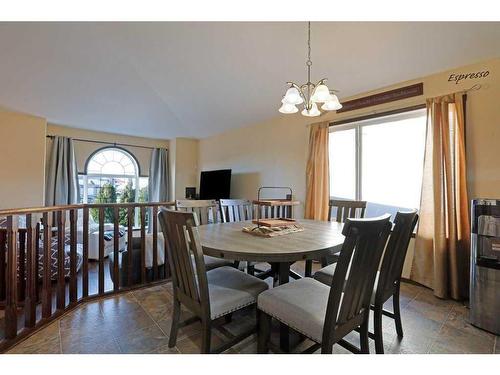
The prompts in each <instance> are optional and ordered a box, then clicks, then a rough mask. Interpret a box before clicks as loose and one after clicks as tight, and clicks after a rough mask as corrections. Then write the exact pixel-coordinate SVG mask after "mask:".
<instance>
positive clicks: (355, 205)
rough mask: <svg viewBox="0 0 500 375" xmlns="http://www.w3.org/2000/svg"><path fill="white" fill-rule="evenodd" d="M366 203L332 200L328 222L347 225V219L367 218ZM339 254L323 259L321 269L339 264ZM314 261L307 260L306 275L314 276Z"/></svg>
mask: <svg viewBox="0 0 500 375" xmlns="http://www.w3.org/2000/svg"><path fill="white" fill-rule="evenodd" d="M365 210H366V201H355V200H347V199H345V200H344V199H330V200H329V202H328V221H336V222H338V223H345V221H346V219H353V218H363V217H365ZM338 259H339V256H338V254H329V255H326V256H324V257H323V258H321V267H326V266H328V265H329V264H332V263H335V262H337V261H338ZM312 263H313V261H312V260H306V266H305V275H306V277H310V276H311V275H312Z"/></svg>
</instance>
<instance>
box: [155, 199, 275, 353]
mask: <svg viewBox="0 0 500 375" xmlns="http://www.w3.org/2000/svg"><path fill="white" fill-rule="evenodd" d="M158 218H159V221H160V225H161V228H162V231H163V235H164V237H165V238H166V239H167V255H168V262H169V265H170V269H171V271H172V286H173V293H174V306H173V310H172V326H171V329H170V338H169V342H168V346H169V347H170V348H172V347H174V346H175V345H176V341H177V332H178V329H179V328H180V327H183V326H186V325H188V324H191V323H193V322H195V321H197V320H200V321H201V325H202V342H201V352H202V353H212V352H214V353H220V352H223V351H225V350H227V349H228V348H230V347H231V346H233V345H234V344H236V343H237V342H239V341H241V340H243V339H245V338H246V337H248V336H250V335H251V334H252V333H254V332H255V330H256V328H255V327H252V328H251V329H250V330H247V331H246V332H243V333H241V334H239V335H237V336H232V337H231V339H230V340H229V341H228V342H226V343H224V344H222V345H221V346H219V347H218V348H216V349H214V350H212V349H211V345H210V341H211V333H212V328H220V325H218V324H217V323H218V322H219V321H220V319H219V318H222V317H226V316H230V315H231V314H232V313H233V312H235V311H238V310H241V309H243V308H246V307H251V306H255V304H256V302H257V296H258V295H259V294H260V293H261V292H263V291H264V290H266V289H267V288H268V285H267V284H266V282H265V281H262V280H260V279H258V278H256V277H254V276H251V275H248V274H246V273H244V272H241V271H239V270H237V269H235V268H233V267H219V268H215V269H212V270H210V271H207V269H206V267H205V262H204V256H203V250H202V247H201V243H200V238H199V233H198V228H197V225H196V219H195V215H194V213H192V212H179V211H171V210H167V209H165V208H162V209H161V210H160V212H159V213H158ZM191 256H194V264H193V262H192V261H191ZM181 305H182V306H184V307H185V308H187V309H188V310H189V311H190V312H191V313H192V314H194V317H192V318H189V319H187V320H185V321H183V322H180V315H181ZM223 332H224V333H225V335H228V334H229V333H228V331H227V330H224V331H223Z"/></svg>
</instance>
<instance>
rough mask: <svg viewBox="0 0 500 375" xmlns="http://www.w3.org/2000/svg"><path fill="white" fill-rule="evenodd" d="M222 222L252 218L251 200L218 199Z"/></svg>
mask: <svg viewBox="0 0 500 375" xmlns="http://www.w3.org/2000/svg"><path fill="white" fill-rule="evenodd" d="M219 205H220V210H221V217H222V222H223V223H233V222H237V221H245V220H252V218H253V214H252V202H250V201H249V200H248V199H221V200H220V201H219Z"/></svg>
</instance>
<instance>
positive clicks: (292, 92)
mask: <svg viewBox="0 0 500 375" xmlns="http://www.w3.org/2000/svg"><path fill="white" fill-rule="evenodd" d="M281 102H282V103H283V104H293V105H297V104H300V103H302V102H303V100H302V96H301V95H300V92H299V90H297V88H295V87H290V88H289V89H288V90H286V94H285V97H284V98H283V100H282V101H281Z"/></svg>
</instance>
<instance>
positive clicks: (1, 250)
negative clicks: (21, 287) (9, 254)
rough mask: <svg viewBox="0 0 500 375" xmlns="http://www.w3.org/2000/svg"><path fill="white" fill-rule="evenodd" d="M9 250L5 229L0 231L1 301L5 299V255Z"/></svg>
mask: <svg viewBox="0 0 500 375" xmlns="http://www.w3.org/2000/svg"><path fill="white" fill-rule="evenodd" d="M6 248H7V232H6V230H5V229H3V228H2V229H0V301H3V300H4V299H5V287H6V285H5V283H6V281H5V274H6V272H5V268H6V263H5V258H6V257H5V254H6Z"/></svg>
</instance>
